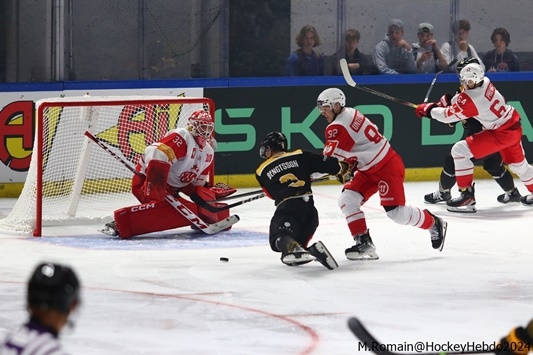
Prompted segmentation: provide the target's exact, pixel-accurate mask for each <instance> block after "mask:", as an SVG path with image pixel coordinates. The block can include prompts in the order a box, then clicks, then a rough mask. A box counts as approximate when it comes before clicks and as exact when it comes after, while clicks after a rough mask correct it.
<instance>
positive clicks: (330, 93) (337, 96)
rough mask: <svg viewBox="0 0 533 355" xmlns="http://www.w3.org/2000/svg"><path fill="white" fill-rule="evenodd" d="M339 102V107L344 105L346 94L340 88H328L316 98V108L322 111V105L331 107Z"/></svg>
mask: <svg viewBox="0 0 533 355" xmlns="http://www.w3.org/2000/svg"><path fill="white" fill-rule="evenodd" d="M336 103H339V104H340V105H341V107H344V106H345V105H346V96H345V95H344V93H343V92H342V90H340V89H337V88H329V89H326V90H324V91H322V92H321V93H320V95H318V98H317V100H316V105H317V107H318V110H319V111H320V112H322V106H330V107H331V108H332V109H333V105H335V104H336Z"/></svg>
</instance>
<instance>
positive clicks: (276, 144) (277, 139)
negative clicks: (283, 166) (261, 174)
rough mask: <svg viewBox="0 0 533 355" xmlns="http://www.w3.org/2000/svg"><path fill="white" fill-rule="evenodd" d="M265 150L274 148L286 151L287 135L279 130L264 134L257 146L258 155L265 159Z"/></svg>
mask: <svg viewBox="0 0 533 355" xmlns="http://www.w3.org/2000/svg"><path fill="white" fill-rule="evenodd" d="M267 150H275V151H280V152H286V151H287V137H285V135H284V134H283V133H281V132H270V133H269V134H267V135H266V137H265V139H263V142H262V143H261V148H259V156H260V157H261V158H263V159H266V158H267V157H266V152H267Z"/></svg>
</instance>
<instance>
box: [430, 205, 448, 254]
mask: <svg viewBox="0 0 533 355" xmlns="http://www.w3.org/2000/svg"><path fill="white" fill-rule="evenodd" d="M426 211H427V210H426ZM428 213H429V214H430V215H432V216H433V218H434V219H435V224H434V225H433V227H431V228H430V229H429V234H430V235H431V246H432V247H433V249H437V250H438V251H442V248H444V239H445V238H446V231H447V230H448V222H446V221H445V220H443V219H442V218H440V217H437V216H435V215H434V214H433V213H431V212H429V211H428Z"/></svg>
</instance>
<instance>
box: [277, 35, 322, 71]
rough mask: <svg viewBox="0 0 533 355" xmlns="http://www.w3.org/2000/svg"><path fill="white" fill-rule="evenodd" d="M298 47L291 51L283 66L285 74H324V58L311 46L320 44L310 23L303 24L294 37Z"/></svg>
mask: <svg viewBox="0 0 533 355" xmlns="http://www.w3.org/2000/svg"><path fill="white" fill-rule="evenodd" d="M296 44H298V46H299V47H300V48H299V49H297V50H295V51H294V52H292V53H291V55H290V56H289V58H288V59H287V64H286V66H285V75H287V76H316V75H324V58H323V57H322V55H321V54H320V53H318V52H315V51H314V50H313V48H315V47H318V46H319V45H320V37H319V36H318V32H317V31H316V29H315V28H314V27H313V26H311V25H305V26H304V27H302V29H301V30H300V33H299V34H298V36H297V37H296Z"/></svg>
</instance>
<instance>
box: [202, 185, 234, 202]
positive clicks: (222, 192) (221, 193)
mask: <svg viewBox="0 0 533 355" xmlns="http://www.w3.org/2000/svg"><path fill="white" fill-rule="evenodd" d="M209 189H210V190H211V191H213V192H214V193H215V198H216V199H219V198H223V197H228V196H229V195H232V194H234V193H235V192H237V189H235V188H234V187H231V186H229V185H228V184H224V183H223V182H217V183H216V184H215V185H214V186H211V187H210V188H209Z"/></svg>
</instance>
